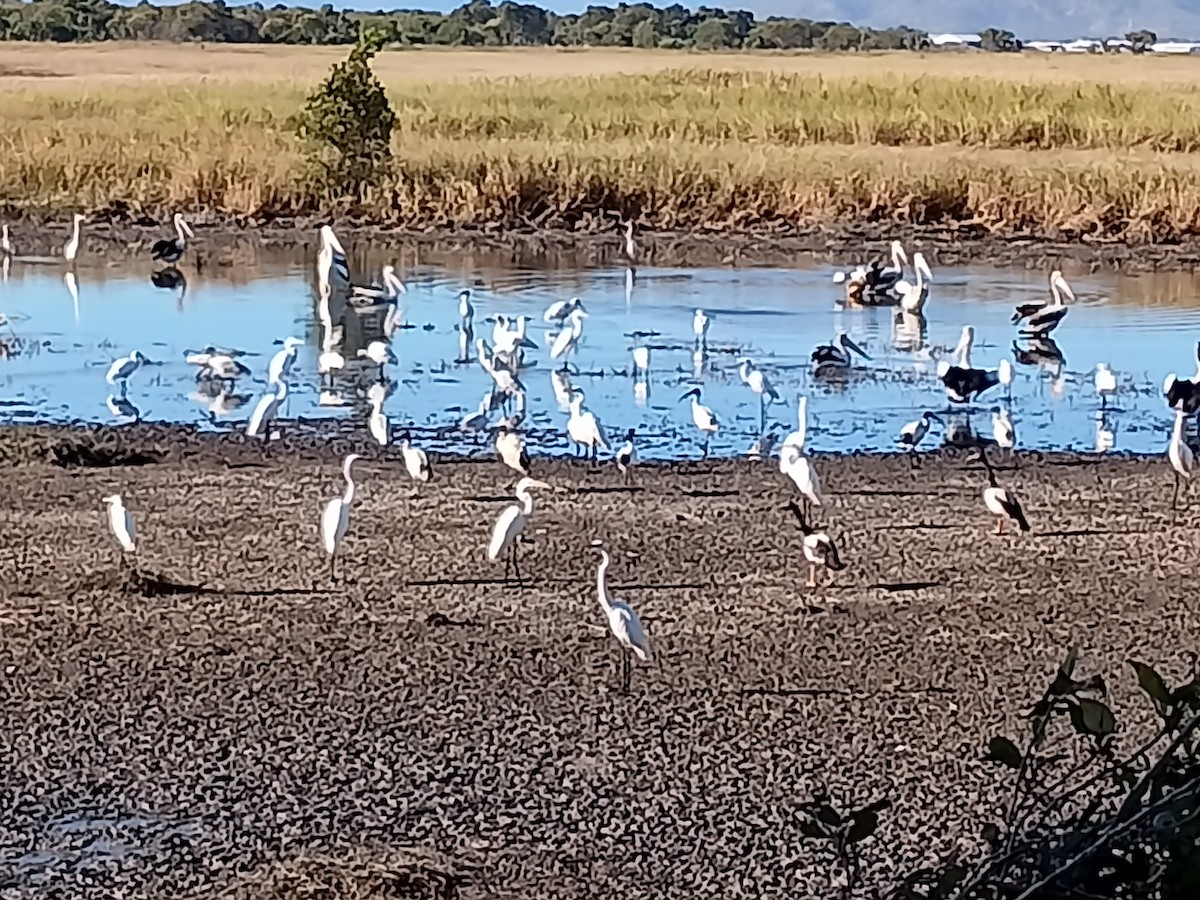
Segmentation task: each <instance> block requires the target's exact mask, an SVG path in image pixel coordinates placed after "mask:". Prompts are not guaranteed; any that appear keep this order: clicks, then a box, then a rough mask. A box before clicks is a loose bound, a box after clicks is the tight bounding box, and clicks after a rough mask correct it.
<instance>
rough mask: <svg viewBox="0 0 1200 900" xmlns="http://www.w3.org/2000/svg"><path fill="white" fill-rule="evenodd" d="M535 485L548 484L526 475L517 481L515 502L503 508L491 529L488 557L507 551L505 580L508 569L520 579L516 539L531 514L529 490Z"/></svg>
mask: <svg viewBox="0 0 1200 900" xmlns="http://www.w3.org/2000/svg"><path fill="white" fill-rule="evenodd" d="M535 487H537V488H547V489H548V488H549V487H550V485H548V484H546V482H544V481H537V480H536V479H533V478H530V477H528V476H526V477H525V478H522V479H521V480H520V481H518V482H517V487H516V490H515V491H514V493H515V494H516V495H517V502H516V503H514V504H513V505H511V506H506V507H505V508H504V510H503V511H502V512H501V513H500V516H499V518H497V519H496V525H495V527H494V528H493V529H492V539H491V541H490V542H489V543H488V550H487V555H488V559H490V560H496V559H499V558H500V554H501V553H503V552H504V551H506V550H507V551H508V553H507V554H506V555H505V557H504V578H505V579H506V580H507V579H508V573H509V570H510V569H511V570H512V571H513V573H514V574H515V575H516V576H517V581H520V580H521V566H520V563H519V562H518V560H517V539H518V538H519V537H520V535H521V532H522V531H524V530H525V525H526V523H527V522H528V521H529V517H530V516H532V515H533V496H532V495H531V494H530V493H529V490H530V488H535Z"/></svg>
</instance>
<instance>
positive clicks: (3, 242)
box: [0, 222, 16, 256]
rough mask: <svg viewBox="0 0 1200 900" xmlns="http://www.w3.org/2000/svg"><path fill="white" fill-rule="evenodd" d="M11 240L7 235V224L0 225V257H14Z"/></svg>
mask: <svg viewBox="0 0 1200 900" xmlns="http://www.w3.org/2000/svg"><path fill="white" fill-rule="evenodd" d="M15 255H16V251H14V250H13V244H12V238H11V237H9V234H8V223H7V222H6V223H5V224H3V225H0V256H15Z"/></svg>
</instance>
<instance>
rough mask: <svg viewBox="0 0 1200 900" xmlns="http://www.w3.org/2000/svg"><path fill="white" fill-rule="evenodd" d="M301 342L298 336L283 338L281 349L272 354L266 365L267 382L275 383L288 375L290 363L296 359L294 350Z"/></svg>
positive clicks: (302, 342)
mask: <svg viewBox="0 0 1200 900" xmlns="http://www.w3.org/2000/svg"><path fill="white" fill-rule="evenodd" d="M303 344H304V341H302V340H301V339H300V338H298V337H286V338H284V339H283V349H282V350H280V351H279V352H278V353H276V354H275V355H274V356H272V357H271V362H270V363H269V364H268V365H267V384H275V383H277V382H280V381H283V380H285V379H286V378H287V377H288V375H289V374H290V373H291V370H292V364H293V363H294V362H295V361H296V350H297V349H298V348H299V347H300V346H302V345H303Z"/></svg>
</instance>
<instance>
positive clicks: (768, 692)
mask: <svg viewBox="0 0 1200 900" xmlns="http://www.w3.org/2000/svg"><path fill="white" fill-rule="evenodd" d="M954 692H955V691H954V688H949V687H938V686H937V685H930V686H929V687H909V688H906V687H895V688H892V689H890V690H889V691H887V693H889V694H896V695H903V696H924V695H926V694H953V693H954ZM866 693H867V692H866V691H861V690H858V691H856V690H852V689H850V688H743V689H742V692H741V694H742V696H743V697H781V698H787V697H863V696H866Z"/></svg>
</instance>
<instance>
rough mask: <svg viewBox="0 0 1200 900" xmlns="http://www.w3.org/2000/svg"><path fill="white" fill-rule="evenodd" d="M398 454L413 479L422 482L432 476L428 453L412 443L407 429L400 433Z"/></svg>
mask: <svg viewBox="0 0 1200 900" xmlns="http://www.w3.org/2000/svg"><path fill="white" fill-rule="evenodd" d="M400 455H401V456H402V457H403V458H404V469H405V471H406V472H408V476H409V477H410V478H411V479H412V480H413V481H419V482H422V483H424V482H428V481H429V480H430V479H431V478H433V468H432V467H431V466H430V465H429V455H428V454H427V453H426V452H425V451H424V450H422V449H421V448H419V447H414V446H413V445H412V437H411V435H409V433H408V432H407V431H406V432H404V434H402V435H400Z"/></svg>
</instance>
